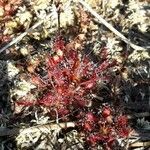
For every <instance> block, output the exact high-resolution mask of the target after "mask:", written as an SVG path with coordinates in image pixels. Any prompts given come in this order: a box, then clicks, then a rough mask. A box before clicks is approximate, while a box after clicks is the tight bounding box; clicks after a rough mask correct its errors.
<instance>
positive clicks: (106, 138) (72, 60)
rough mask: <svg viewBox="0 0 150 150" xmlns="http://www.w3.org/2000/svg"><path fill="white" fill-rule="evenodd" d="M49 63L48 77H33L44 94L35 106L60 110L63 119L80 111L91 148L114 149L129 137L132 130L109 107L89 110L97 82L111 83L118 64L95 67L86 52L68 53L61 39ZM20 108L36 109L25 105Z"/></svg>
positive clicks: (33, 80)
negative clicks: (102, 145)
mask: <svg viewBox="0 0 150 150" xmlns="http://www.w3.org/2000/svg"><path fill="white" fill-rule="evenodd" d="M45 61H46V68H45V70H46V74H47V75H46V76H44V77H40V75H39V74H37V73H35V74H32V76H31V77H32V83H34V84H35V85H37V86H38V89H39V91H40V92H41V91H42V95H41V96H40V97H39V99H38V100H37V102H36V103H34V104H37V105H42V106H45V107H48V108H50V109H55V110H57V112H58V115H59V117H60V116H65V115H68V114H70V113H71V112H72V111H73V110H77V109H79V110H80V112H78V113H79V114H78V115H77V116H76V118H77V120H78V121H77V122H78V123H77V124H78V127H79V128H80V129H81V131H82V132H84V133H87V138H86V141H87V143H89V144H90V145H96V144H97V143H100V142H103V143H105V148H110V147H111V146H112V144H113V143H114V141H115V139H116V138H117V137H127V136H128V134H129V128H128V122H127V118H126V117H125V116H119V117H113V111H112V108H110V107H109V106H105V107H102V108H101V105H99V106H98V109H96V110H95V111H93V112H92V111H89V110H90V109H93V106H89V101H90V100H91V98H90V97H89V93H91V94H93V93H94V92H95V91H96V90H95V89H96V88H97V81H99V80H103V79H104V78H105V79H109V78H107V74H108V69H109V68H111V67H114V66H115V65H116V61H111V62H110V61H109V60H107V59H105V60H104V62H103V63H101V64H94V63H93V61H91V60H90V59H89V58H88V56H86V55H84V54H82V52H78V51H76V50H74V49H68V48H67V46H66V45H65V43H64V41H63V40H62V39H61V38H60V37H59V38H57V39H56V41H55V43H54V45H53V48H52V51H51V53H49V54H48V55H47V56H46V60H45ZM43 89H44V90H43ZM18 104H20V105H26V106H28V105H33V103H30V102H27V103H24V102H21V101H20V102H18ZM100 108H101V109H100ZM87 110H88V111H87Z"/></svg>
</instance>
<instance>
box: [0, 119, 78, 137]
mask: <svg viewBox="0 0 150 150" xmlns="http://www.w3.org/2000/svg"><path fill="white" fill-rule="evenodd" d="M70 127H75V123H74V122H65V123H59V124H56V123H55V124H54V123H53V124H52V123H51V124H44V125H38V126H33V127H30V128H25V129H19V128H14V129H8V128H4V127H3V128H0V137H2V136H14V135H17V134H19V133H21V134H27V133H35V132H42V133H49V132H50V131H52V130H61V129H64V128H70Z"/></svg>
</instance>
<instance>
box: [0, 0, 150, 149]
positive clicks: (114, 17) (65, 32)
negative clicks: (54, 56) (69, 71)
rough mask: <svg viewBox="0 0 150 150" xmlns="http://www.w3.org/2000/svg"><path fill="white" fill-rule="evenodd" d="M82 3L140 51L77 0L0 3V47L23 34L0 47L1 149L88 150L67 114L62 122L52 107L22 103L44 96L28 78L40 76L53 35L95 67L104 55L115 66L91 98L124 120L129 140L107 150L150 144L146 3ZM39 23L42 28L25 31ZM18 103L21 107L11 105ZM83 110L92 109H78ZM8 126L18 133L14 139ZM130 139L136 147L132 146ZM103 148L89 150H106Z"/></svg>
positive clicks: (145, 0) (142, 0)
mask: <svg viewBox="0 0 150 150" xmlns="http://www.w3.org/2000/svg"><path fill="white" fill-rule="evenodd" d="M85 2H86V3H87V4H89V5H90V6H91V8H92V9H93V10H94V11H95V12H97V13H98V14H100V15H101V16H102V17H103V18H104V19H105V20H106V21H107V22H109V23H110V24H111V25H112V26H113V27H114V28H115V29H117V30H118V31H119V32H120V33H122V34H123V35H125V36H126V37H127V38H128V39H129V40H130V41H131V42H132V43H134V44H136V45H139V46H141V47H142V48H144V50H140V49H139V50H138V49H133V48H132V47H130V44H127V43H125V42H123V41H122V39H120V38H119V37H118V36H116V35H115V34H114V33H113V32H112V31H110V30H109V29H107V28H106V27H105V26H104V25H103V23H101V22H99V20H98V19H96V18H95V17H94V16H93V15H92V14H91V13H90V12H89V11H88V10H86V9H85V8H84V7H82V6H81V5H80V4H79V3H78V1H75V2H72V1H66V0H62V1H60V2H59V1H51V0H31V1H29V0H25V1H21V0H13V1H11V0H10V1H9V0H8V1H3V0H0V47H1V48H3V47H4V46H5V45H7V44H8V43H10V42H11V41H14V39H15V38H16V37H17V36H18V35H20V34H22V33H26V35H25V36H24V37H23V38H21V40H17V41H15V42H14V43H15V44H13V45H12V46H10V47H9V48H7V49H5V50H4V51H3V52H1V50H0V52H1V54H0V125H1V127H0V149H2V150H5V149H9V150H11V149H14V150H15V149H20V150H24V149H36V150H40V149H48V150H49V149H62V150H63V149H64V150H65V149H87V145H86V144H85V137H84V136H85V135H83V134H84V133H82V132H81V131H80V130H79V129H78V128H76V127H74V126H76V125H74V124H73V123H72V120H73V121H74V120H75V119H74V115H76V111H75V110H74V109H71V110H72V112H71V113H70V114H69V115H71V117H68V118H69V119H70V118H71V120H67V119H68V118H65V119H64V118H63V119H62V118H60V116H59V115H58V114H57V110H56V115H51V114H50V112H51V110H52V109H53V110H55V108H47V107H44V106H35V105H32V106H28V104H29V102H30V100H31V99H32V103H33V101H34V100H35V101H36V99H38V98H39V97H40V96H41V94H42V93H43V92H45V91H44V90H40V88H39V87H38V86H37V85H40V83H39V81H38V84H35V82H32V80H31V75H33V74H34V73H35V72H36V73H39V74H40V76H43V74H44V73H45V72H44V71H43V70H44V69H43V68H45V65H46V64H45V57H46V56H47V55H48V54H49V53H51V52H52V49H53V45H54V43H55V42H54V41H55V40H56V39H57V37H59V35H61V37H62V38H63V40H64V42H65V44H66V45H67V48H68V49H74V50H76V51H78V52H79V53H81V54H83V55H88V56H89V57H90V59H91V60H92V62H94V63H95V64H97V63H99V62H101V61H102V60H103V58H102V57H103V56H104V55H107V57H108V59H109V60H112V59H115V60H116V61H117V67H115V68H113V69H112V70H111V69H110V70H109V73H110V75H111V81H110V82H109V83H108V84H106V83H105V82H98V83H97V84H98V90H97V91H96V96H95V95H94V96H95V97H94V98H95V99H99V101H96V104H94V105H95V107H96V106H99V107H98V109H99V110H100V111H102V106H104V105H109V106H110V107H111V109H113V110H114V112H115V115H116V116H117V113H118V114H120V115H122V114H123V115H126V116H127V118H128V119H129V126H130V128H131V129H132V131H133V135H132V136H131V135H130V136H129V137H128V138H125V139H124V140H122V139H120V138H119V137H118V140H117V144H116V147H114V148H113V149H148V146H150V136H149V133H150V122H149V112H150V97H149V93H150V88H149V78H150V72H149V67H150V63H149V58H150V57H149V49H150V34H149V31H150V29H149V24H150V20H149V17H150V10H149V7H150V5H149V0H130V1H128V0H115V1H113V0H99V1H98V0H95V1H93V0H86V1H85ZM46 16H47V17H46ZM42 19H44V21H42V22H43V23H42V24H41V25H38V26H37V27H35V29H30V28H31V27H33V26H34V25H35V24H36V23H37V22H39V21H41V20H42ZM28 29H30V30H28ZM104 49H106V50H107V54H105V53H104ZM32 77H33V76H32ZM94 92H95V91H94ZM88 96H89V95H88ZM88 96H87V97H88ZM90 96H91V95H90ZM94 98H93V99H94ZM21 100H24V104H21V105H17V102H22V101H21ZM116 106H117V107H116ZM89 110H90V111H91V110H92V111H93V110H94V108H93V107H92V108H90V107H89V108H88V109H87V110H85V111H89ZM74 111H75V112H74ZM53 113H54V112H53ZM95 113H96V112H95ZM54 116H55V117H54ZM66 122H67V123H68V122H71V123H68V124H67V125H66V126H68V127H65V125H64V124H63V123H66ZM51 123H53V124H52V125H51ZM59 123H60V126H57V124H59ZM61 123H62V124H63V125H61ZM47 124H48V126H46V125H47ZM37 125H38V129H39V130H38V131H37V130H36V129H37ZM31 127H33V128H31ZM8 128H9V129H16V128H17V130H16V134H15V130H13V133H11V131H12V130H9V129H8ZM62 128H63V129H62ZM21 129H27V130H26V131H24V132H22V133H24V134H22V133H19V130H21ZM51 129H52V130H51ZM21 131H23V130H21ZM2 135H3V136H2ZM83 137H84V138H83ZM135 141H136V142H135ZM134 142H135V145H134V144H131V143H134ZM143 142H145V146H143V145H142V144H143ZM104 143H105V142H104ZM104 143H99V144H98V145H96V146H97V147H92V146H91V147H90V146H89V147H88V148H89V149H106V147H105V145H104Z"/></svg>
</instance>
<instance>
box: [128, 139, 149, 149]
mask: <svg viewBox="0 0 150 150" xmlns="http://www.w3.org/2000/svg"><path fill="white" fill-rule="evenodd" d="M148 146H150V141H146V142H140V141H138V142H135V143H132V144H130V145H129V147H132V148H133V147H148Z"/></svg>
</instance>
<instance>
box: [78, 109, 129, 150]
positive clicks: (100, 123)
mask: <svg viewBox="0 0 150 150" xmlns="http://www.w3.org/2000/svg"><path fill="white" fill-rule="evenodd" d="M80 115H81V116H80V117H78V118H81V119H80V121H79V125H80V126H81V129H82V132H84V133H86V142H87V143H88V144H89V145H92V146H96V145H97V144H98V143H102V144H103V146H104V148H105V149H108V150H111V149H113V146H114V145H115V142H116V139H117V138H126V137H128V136H129V133H130V128H129V125H128V118H127V117H126V116H123V115H120V116H114V115H113V111H112V109H111V107H108V106H103V107H102V111H101V113H100V114H96V113H95V112H81V113H80ZM83 118H84V119H83Z"/></svg>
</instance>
